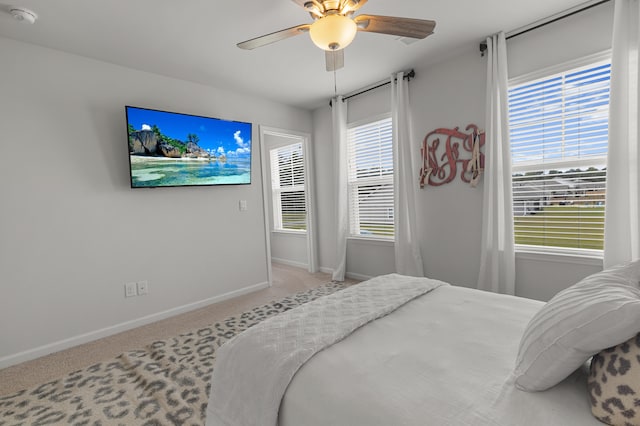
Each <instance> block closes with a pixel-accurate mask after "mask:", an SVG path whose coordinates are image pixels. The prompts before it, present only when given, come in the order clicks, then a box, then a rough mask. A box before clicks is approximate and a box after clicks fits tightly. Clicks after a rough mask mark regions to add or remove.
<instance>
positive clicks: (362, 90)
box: [329, 69, 416, 105]
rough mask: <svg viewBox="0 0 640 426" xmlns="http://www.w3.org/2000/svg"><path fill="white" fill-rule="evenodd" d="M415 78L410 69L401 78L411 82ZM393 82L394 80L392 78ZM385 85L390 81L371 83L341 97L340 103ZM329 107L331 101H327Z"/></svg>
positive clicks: (414, 73) (413, 72)
mask: <svg viewBox="0 0 640 426" xmlns="http://www.w3.org/2000/svg"><path fill="white" fill-rule="evenodd" d="M415 76H416V72H415V71H414V70H413V69H410V70H409V71H405V72H404V76H403V77H402V78H403V79H405V78H406V79H407V80H411V79H412V78H414V77H415ZM394 80H396V79H395V78H394ZM387 84H391V79H389V80H384V81H380V82H378V83H373V84H372V85H371V86H367V87H365V88H363V89H360V90H358V91H356V92H351V93H349V94H348V95H345V96H343V97H342V101H343V102H344V101H346V100H347V99H349V98H353V97H354V96H358V95H362V94H363V93H367V92H370V91H371V90H374V89H377V88H379V87H382V86H386V85H387ZM329 105H331V101H329Z"/></svg>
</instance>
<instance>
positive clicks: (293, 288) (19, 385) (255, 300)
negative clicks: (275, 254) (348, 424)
mask: <svg viewBox="0 0 640 426" xmlns="http://www.w3.org/2000/svg"><path fill="white" fill-rule="evenodd" d="M330 280H331V277H330V276H329V274H325V273H316V274H309V273H308V272H307V271H306V270H303V269H299V268H293V267H290V266H285V265H281V264H273V286H272V287H270V288H267V289H264V290H260V291H257V292H254V293H251V294H247V295H244V296H240V297H237V298H234V299H230V300H227V301H224V302H220V303H216V304H213V305H210V306H207V307H204V308H201V309H198V310H195V311H191V312H187V313H185V314H181V315H177V316H175V317H171V318H168V319H165V320H162V321H158V322H156V323H153V324H149V325H146V326H143V327H139V328H136V329H133V330H129V331H126V332H123V333H119V334H116V335H113V336H109V337H106V338H103V339H100V340H96V341H93V342H90V343H86V344H83V345H80V346H76V347H74V348H71V349H68V350H64V351H61V352H57V353H54V354H51V355H48V356H45V357H42V358H38V359H36V360H33V361H28V362H25V363H22V364H18V365H15V366H11V367H8V368H5V369H2V370H0V395H9V394H14V393H16V392H18V391H20V390H23V389H28V388H33V387H35V386H38V385H41V384H43V383H47V382H50V381H53V380H56V379H59V378H60V377H64V376H66V375H67V374H69V373H71V372H74V371H78V370H81V369H83V368H86V367H87V366H90V365H93V364H96V363H100V362H104V361H107V360H109V359H112V358H114V357H116V356H118V355H119V354H122V353H125V352H127V351H132V350H136V349H138V348H143V347H145V346H146V345H148V344H150V343H152V342H155V341H158V340H165V339H169V338H171V337H174V336H177V335H179V334H181V333H185V332H189V331H192V330H196V329H199V328H202V327H206V326H210V325H211V324H215V323H217V322H220V321H223V320H224V319H226V318H228V317H231V316H234V315H238V314H239V313H241V312H244V311H246V310H248V309H250V308H252V307H255V306H259V305H261V304H264V303H266V302H268V301H271V300H277V299H280V298H283V297H286V296H287V295H291V294H293V293H297V292H300V291H305V290H309V289H313V288H316V287H318V286H320V285H322V284H325V283H327V282H328V281H330ZM347 282H351V283H353V282H356V281H355V280H351V281H349V280H347Z"/></svg>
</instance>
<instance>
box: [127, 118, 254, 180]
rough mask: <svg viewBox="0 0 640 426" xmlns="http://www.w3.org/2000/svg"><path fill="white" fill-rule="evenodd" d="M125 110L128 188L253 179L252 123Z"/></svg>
mask: <svg viewBox="0 0 640 426" xmlns="http://www.w3.org/2000/svg"><path fill="white" fill-rule="evenodd" d="M125 110H126V115H127V134H128V135H129V137H128V139H129V171H130V177H131V187H132V188H143V187H146V188H149V187H158V186H197V185H240V184H250V183H251V123H243V122H240V121H228V120H221V119H218V118H209V117H200V116H196V115H188V114H178V113H175V112H167V111H157V110H153V109H146V108H137V107H132V106H126V107H125Z"/></svg>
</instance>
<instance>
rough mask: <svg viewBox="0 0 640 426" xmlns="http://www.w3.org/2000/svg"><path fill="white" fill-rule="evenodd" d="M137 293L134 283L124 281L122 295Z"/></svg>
mask: <svg viewBox="0 0 640 426" xmlns="http://www.w3.org/2000/svg"><path fill="white" fill-rule="evenodd" d="M137 295H138V289H137V288H136V283H126V284H125V285H124V297H133V296H137Z"/></svg>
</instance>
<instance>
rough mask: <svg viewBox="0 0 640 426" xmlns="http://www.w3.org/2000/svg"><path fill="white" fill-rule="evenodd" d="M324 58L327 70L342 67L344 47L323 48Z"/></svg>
mask: <svg viewBox="0 0 640 426" xmlns="http://www.w3.org/2000/svg"><path fill="white" fill-rule="evenodd" d="M324 59H325V61H326V63H327V71H335V70H339V69H340V68H342V67H344V49H340V50H325V51H324Z"/></svg>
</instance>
